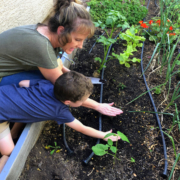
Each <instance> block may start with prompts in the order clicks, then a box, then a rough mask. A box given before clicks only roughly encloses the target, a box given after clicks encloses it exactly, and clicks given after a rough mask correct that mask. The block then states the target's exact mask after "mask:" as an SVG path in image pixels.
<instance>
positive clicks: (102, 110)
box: [95, 102, 123, 116]
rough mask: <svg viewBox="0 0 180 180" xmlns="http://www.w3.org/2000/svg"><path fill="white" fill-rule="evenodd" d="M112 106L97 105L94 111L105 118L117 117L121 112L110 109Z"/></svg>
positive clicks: (116, 109) (113, 108)
mask: <svg viewBox="0 0 180 180" xmlns="http://www.w3.org/2000/svg"><path fill="white" fill-rule="evenodd" d="M113 104H114V103H113V102H112V103H110V104H107V103H99V104H98V106H97V107H96V109H95V110H96V111H98V112H100V113H101V114H104V115H107V116H117V115H120V114H122V113H123V111H122V110H121V109H118V108H115V107H112V105H113Z"/></svg>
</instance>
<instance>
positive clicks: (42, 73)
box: [0, 0, 122, 116]
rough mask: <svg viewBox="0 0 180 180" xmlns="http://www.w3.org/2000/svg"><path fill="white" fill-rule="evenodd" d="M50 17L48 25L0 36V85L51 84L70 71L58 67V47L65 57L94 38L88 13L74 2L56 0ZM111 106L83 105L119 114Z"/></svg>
mask: <svg viewBox="0 0 180 180" xmlns="http://www.w3.org/2000/svg"><path fill="white" fill-rule="evenodd" d="M52 14H53V16H52V17H51V18H50V19H49V22H48V25H47V26H46V25H43V24H37V25H29V26H21V27H16V28H13V29H10V30H7V31H5V32H3V33H1V34H0V86H2V85H6V84H12V83H14V84H17V85H18V83H19V82H20V81H21V80H24V79H28V80H29V79H43V78H45V79H48V80H50V81H51V82H52V83H54V82H55V80H56V79H57V78H58V77H59V76H60V75H61V74H62V73H65V72H67V71H69V69H67V68H66V67H64V66H63V65H62V63H60V64H59V65H58V62H57V54H58V51H59V48H62V49H63V51H64V52H66V53H67V54H71V53H72V52H73V50H74V49H76V48H82V46H83V42H84V40H85V39H86V38H87V37H91V36H93V34H94V31H95V27H94V25H93V22H92V21H91V18H90V14H89V13H88V12H87V10H86V9H85V7H84V6H82V5H81V4H79V1H77V0H75V2H71V0H57V1H56V4H55V5H54V9H53V12H52ZM34 69H38V70H39V71H37V70H36V71H32V70H34ZM112 105H113V103H111V104H100V103H97V102H95V101H93V100H91V99H88V100H87V101H86V102H85V103H84V104H83V106H85V107H88V108H92V109H94V110H97V111H99V112H100V113H102V114H105V115H109V116H116V115H119V114H121V113H122V111H121V110H120V109H117V108H113V107H111V106H112Z"/></svg>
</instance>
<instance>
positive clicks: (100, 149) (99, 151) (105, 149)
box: [92, 131, 130, 163]
mask: <svg viewBox="0 0 180 180" xmlns="http://www.w3.org/2000/svg"><path fill="white" fill-rule="evenodd" d="M110 136H117V138H118V136H119V137H120V138H121V139H122V140H123V141H126V142H128V143H130V142H129V140H128V138H127V137H126V136H125V135H124V134H123V133H121V132H120V131H117V134H115V133H108V134H107V135H106V136H105V137H104V139H106V138H108V137H110ZM117 145H118V141H116V146H113V141H112V140H111V139H108V141H107V144H106V145H104V144H97V145H95V146H93V147H92V150H93V152H94V154H95V155H97V156H103V155H105V154H109V155H111V156H113V157H114V161H113V163H115V159H117V160H120V159H118V158H117V156H116V153H117V150H118V149H117ZM109 151H111V152H112V153H114V154H111V153H109Z"/></svg>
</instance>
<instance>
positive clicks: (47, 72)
mask: <svg viewBox="0 0 180 180" xmlns="http://www.w3.org/2000/svg"><path fill="white" fill-rule="evenodd" d="M38 68H39V70H40V71H41V73H42V75H43V76H44V77H45V78H46V79H47V80H49V81H51V82H52V83H53V84H54V83H55V81H56V79H57V78H58V77H59V76H61V75H62V74H63V72H62V70H61V69H60V68H59V67H57V68H54V69H46V68H42V67H38Z"/></svg>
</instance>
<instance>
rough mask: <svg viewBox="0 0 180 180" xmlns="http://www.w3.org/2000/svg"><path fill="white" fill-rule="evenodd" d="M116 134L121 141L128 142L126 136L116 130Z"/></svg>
mask: <svg viewBox="0 0 180 180" xmlns="http://www.w3.org/2000/svg"><path fill="white" fill-rule="evenodd" d="M117 134H118V135H119V136H120V137H121V139H122V140H123V141H126V142H128V143H130V142H129V140H128V138H127V136H126V135H124V134H123V133H122V132H120V131H117Z"/></svg>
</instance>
